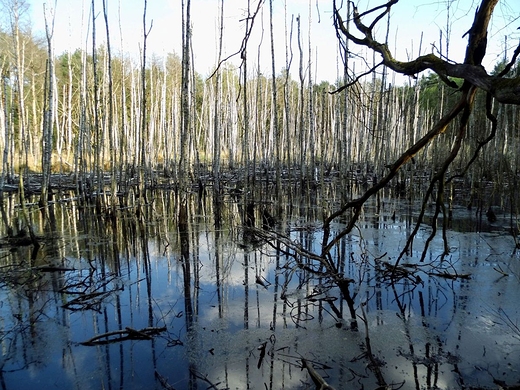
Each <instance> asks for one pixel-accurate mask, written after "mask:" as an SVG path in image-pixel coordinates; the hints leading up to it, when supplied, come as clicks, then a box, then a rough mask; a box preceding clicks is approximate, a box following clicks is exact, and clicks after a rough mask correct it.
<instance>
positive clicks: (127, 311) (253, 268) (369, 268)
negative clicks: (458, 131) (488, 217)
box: [0, 191, 520, 389]
mask: <svg viewBox="0 0 520 390" xmlns="http://www.w3.org/2000/svg"><path fill="white" fill-rule="evenodd" d="M324 192H325V191H322V194H323V193H324ZM320 196H323V195H319V194H317V195H316V194H314V195H313V196H307V197H304V198H302V199H295V198H293V199H292V203H293V204H298V207H290V206H289V203H290V202H289V201H286V202H285V203H284V204H283V205H282V214H281V215H282V216H283V217H282V218H283V219H282V220H280V221H277V224H276V226H275V227H274V230H276V231H278V232H280V233H282V234H284V235H286V236H290V237H291V239H292V240H294V241H296V242H298V243H300V244H301V245H302V247H304V248H306V249H310V250H314V251H315V252H316V253H320V245H321V238H322V231H321V230H320V221H321V220H322V218H323V215H322V214H323V209H324V208H327V209H330V208H333V207H335V206H334V200H331V199H333V197H332V196H330V193H329V194H328V195H327V196H329V198H330V199H326V198H322V197H320ZM268 198H269V197H268V196H265V195H264V196H263V197H260V198H258V199H262V202H258V201H257V204H256V205H257V208H256V210H255V215H256V225H258V226H259V225H261V222H262V219H261V217H260V210H261V209H262V208H263V207H267V208H269V210H271V213H272V214H274V212H273V210H274V207H273V202H271V200H270V199H268ZM405 203H406V202H405V201H401V200H386V201H385V203H384V205H383V207H382V208H381V209H380V210H379V213H376V212H375V211H376V210H375V208H372V206H371V204H368V205H367V207H365V209H364V212H363V215H362V217H361V219H360V221H359V222H358V224H357V226H358V228H357V229H355V230H354V231H353V234H351V235H348V236H346V237H344V238H343V239H342V241H341V242H340V243H339V244H338V246H337V248H336V249H335V251H334V252H333V253H332V254H333V257H335V258H339V259H341V262H340V264H341V267H342V268H343V271H344V273H345V276H347V277H348V278H351V279H352V281H351V283H350V292H351V293H352V297H353V299H354V306H355V309H356V315H357V317H358V321H357V322H358V327H359V330H358V331H353V330H351V323H350V320H349V319H350V314H349V309H348V306H347V304H346V303H345V302H344V300H343V297H342V296H341V294H340V292H339V289H338V288H337V286H335V285H333V283H331V281H330V280H329V278H327V277H326V275H320V274H315V273H311V272H308V271H307V270H305V269H304V268H303V269H302V267H297V266H296V264H295V261H294V258H293V257H292V256H290V253H289V254H288V251H287V250H286V248H285V247H284V246H283V245H280V244H279V243H278V242H276V241H274V242H271V244H272V245H268V244H267V243H264V242H259V241H258V240H256V239H255V237H250V236H249V235H248V234H247V232H246V231H245V230H244V229H243V228H242V226H243V223H242V219H241V217H240V216H241V215H244V212H243V211H244V210H243V209H242V205H243V201H242V199H241V198H235V197H233V196H232V195H227V196H225V197H224V199H223V203H222V208H221V210H222V211H221V226H220V228H218V229H217V228H216V227H215V221H214V214H215V213H214V211H215V210H214V207H213V202H212V200H211V197H210V196H208V197H202V198H198V197H197V196H196V195H194V196H193V198H190V199H189V201H188V204H187V218H188V224H187V228H186V229H184V231H183V232H181V233H179V225H178V218H177V216H178V212H179V204H178V202H177V200H176V197H175V195H174V194H173V193H170V192H162V193H156V194H155V195H154V197H153V202H152V203H151V204H150V205H149V206H147V207H146V208H145V211H144V212H143V213H142V214H141V215H140V217H137V216H136V213H135V211H134V210H122V211H120V212H118V215H117V218H115V219H110V218H107V217H104V216H99V215H96V214H95V212H94V209H89V208H80V207H78V205H77V204H76V203H75V202H74V201H70V202H63V203H56V204H54V205H53V208H54V216H55V221H54V222H55V229H54V231H53V232H50V231H48V229H45V228H44V227H43V226H41V223H40V222H38V221H39V215H40V213H39V212H38V211H37V210H34V211H32V218H33V220H34V223H35V226H36V230H37V233H38V234H40V235H42V236H45V240H44V245H43V247H42V248H41V249H40V250H39V251H38V253H37V254H36V257H35V258H34V259H33V260H31V257H32V255H33V254H32V253H31V250H32V248H31V246H27V247H18V248H16V249H14V248H12V247H4V248H1V249H0V256H1V259H2V260H1V268H0V283H1V290H0V323H1V333H0V337H1V347H2V357H1V360H0V386H1V388H2V389H162V388H168V389H194V388H198V389H208V388H213V389H247V388H250V389H314V388H317V386H316V385H315V384H314V383H313V380H312V378H311V376H310V375H309V373H310V371H309V370H308V369H305V368H302V364H303V363H302V362H303V361H304V362H305V364H310V365H311V366H312V367H313V368H314V370H315V372H317V373H318V374H319V376H320V377H322V378H323V379H324V380H326V381H327V382H328V383H329V384H330V385H331V386H333V387H334V388H336V389H362V388H363V389H375V388H377V387H378V386H379V385H380V384H381V380H379V383H378V379H380V378H379V377H378V374H377V373H379V374H380V375H382V377H383V378H384V381H385V382H386V384H388V386H389V387H390V388H402V389H423V388H440V389H458V388H498V386H499V385H501V384H502V385H504V384H507V385H513V384H518V383H519V382H520V329H519V326H520V305H519V304H518V302H519V300H520V258H519V256H518V255H516V254H514V253H513V249H514V245H515V243H514V241H513V238H512V237H511V236H510V235H509V234H508V233H507V232H506V230H505V229H504V228H502V227H500V226H501V225H506V222H505V221H504V223H503V224H501V223H500V222H501V218H500V215H499V219H498V221H497V222H496V223H495V224H494V225H489V226H488V225H486V224H483V225H485V226H484V228H485V229H481V231H479V232H477V231H475V226H477V222H478V221H476V218H475V212H474V211H473V212H472V211H468V210H466V209H465V208H464V209H460V210H459V209H456V210H455V211H454V221H464V223H463V224H462V226H467V227H468V228H467V229H464V228H461V227H460V226H459V227H457V229H454V230H450V231H449V232H448V238H449V243H450V246H451V251H450V254H449V255H448V256H446V257H445V258H444V259H442V261H441V259H440V257H439V254H440V253H441V252H442V248H443V247H442V240H441V238H440V236H441V235H440V234H439V237H438V238H435V239H434V241H433V242H432V244H431V250H430V251H429V252H428V256H427V257H426V259H425V261H424V262H423V263H419V262H418V259H419V258H420V256H421V253H422V247H423V243H424V241H425V240H426V238H427V237H428V235H429V233H430V231H431V228H430V227H429V226H428V225H423V226H422V227H421V229H420V230H419V232H418V234H417V237H416V239H415V241H414V243H413V247H412V249H411V251H410V253H409V256H408V257H405V258H404V259H403V260H402V264H406V263H415V264H418V266H417V267H415V268H413V271H414V272H413V276H412V274H410V275H408V276H403V277H401V278H394V279H391V278H389V276H388V275H389V274H388V272H385V270H386V268H385V267H387V266H385V264H393V262H395V260H396V258H397V256H398V254H399V250H400V248H402V247H403V246H404V244H405V242H406V239H407V237H408V236H409V234H410V233H411V231H412V229H413V226H414V221H415V218H416V216H415V214H414V213H413V212H412V211H413V210H414V208H413V207H411V206H410V205H408V204H407V203H406V204H405ZM6 207H7V208H9V207H11V209H12V210H15V205H14V201H13V200H12V199H10V200H8V201H7V205H6ZM394 211H395V212H396V217H395V218H392V215H393V213H394ZM13 214H15V213H13ZM503 218H504V219H505V217H503ZM10 223H11V224H13V221H10ZM14 224H15V223H14ZM15 225H16V224H15ZM478 225H479V226H481V227H482V224H481V223H479V224H478ZM343 227H344V224H343V223H342V222H341V221H340V220H339V221H337V222H335V223H334V225H333V229H332V233H334V231H338V230H340V229H342V228H343ZM181 230H183V229H181ZM482 230H486V232H483V231H482ZM5 232H6V227H5V226H2V234H3V235H5ZM289 252H290V251H289ZM448 274H449V275H451V276H452V277H446V276H447V275H448ZM453 275H456V276H458V277H453ZM99 335H105V336H106V337H100V338H96V336H99ZM367 342H368V343H369V344H367ZM368 347H369V348H368ZM369 352H370V354H369ZM370 356H372V358H370ZM302 359H304V360H302Z"/></svg>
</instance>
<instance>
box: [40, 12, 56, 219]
mask: <svg viewBox="0 0 520 390" xmlns="http://www.w3.org/2000/svg"><path fill="white" fill-rule="evenodd" d="M54 6H55V7H56V2H55V3H54ZM50 13H51V14H52V15H49V13H48V12H47V7H46V6H45V5H44V15H45V36H46V39H47V58H48V60H47V77H46V84H47V85H46V92H47V96H46V98H45V108H44V113H43V115H44V118H43V147H42V149H43V154H42V172H43V180H42V188H41V195H40V203H41V204H42V206H43V209H44V211H45V210H47V205H48V203H47V201H48V191H49V187H50V178H51V158H52V131H53V126H54V123H53V120H54V117H55V116H54V110H55V108H54V48H53V34H54V10H51V11H50ZM49 17H50V18H51V20H49Z"/></svg>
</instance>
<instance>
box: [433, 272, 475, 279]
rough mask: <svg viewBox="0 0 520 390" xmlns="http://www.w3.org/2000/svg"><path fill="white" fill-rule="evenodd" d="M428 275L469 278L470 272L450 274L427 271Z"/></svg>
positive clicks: (446, 277)
mask: <svg viewBox="0 0 520 390" xmlns="http://www.w3.org/2000/svg"><path fill="white" fill-rule="evenodd" d="M428 275H430V276H438V277H440V278H445V279H452V280H455V279H471V274H457V273H455V274H450V273H448V272H428Z"/></svg>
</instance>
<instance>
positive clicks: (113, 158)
mask: <svg viewBox="0 0 520 390" xmlns="http://www.w3.org/2000/svg"><path fill="white" fill-rule="evenodd" d="M103 15H104V18H105V28H106V34H107V65H108V72H107V73H108V117H107V120H106V122H107V128H108V147H109V154H110V174H111V180H110V194H111V201H110V204H111V207H112V208H115V207H116V203H117V197H116V192H117V182H116V161H117V154H116V148H115V143H114V129H113V125H114V100H113V95H114V87H113V80H112V51H111V49H110V29H109V25H108V9H107V4H106V0H103ZM122 88H123V89H124V85H123V86H122Z"/></svg>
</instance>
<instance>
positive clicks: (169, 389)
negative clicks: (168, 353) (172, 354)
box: [155, 370, 175, 390]
mask: <svg viewBox="0 0 520 390" xmlns="http://www.w3.org/2000/svg"><path fill="white" fill-rule="evenodd" d="M155 377H156V378H157V379H158V380H159V383H160V384H161V386H162V387H164V388H165V389H166V390H175V388H174V387H173V386H172V385H170V384H169V383H168V380H167V379H166V378H165V377H164V376H162V375H161V374H159V372H157V370H156V371H155Z"/></svg>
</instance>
